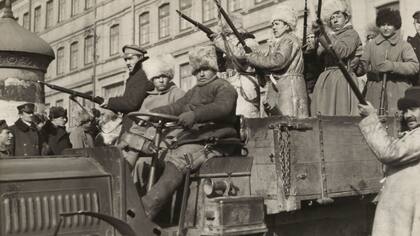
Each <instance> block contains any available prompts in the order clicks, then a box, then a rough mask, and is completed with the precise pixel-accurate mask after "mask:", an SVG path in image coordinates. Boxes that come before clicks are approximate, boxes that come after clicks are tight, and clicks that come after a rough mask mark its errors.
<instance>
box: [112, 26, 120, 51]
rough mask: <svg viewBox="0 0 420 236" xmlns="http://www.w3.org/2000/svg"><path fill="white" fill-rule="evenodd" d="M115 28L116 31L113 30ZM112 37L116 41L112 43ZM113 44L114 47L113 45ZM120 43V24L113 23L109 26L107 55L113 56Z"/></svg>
mask: <svg viewBox="0 0 420 236" xmlns="http://www.w3.org/2000/svg"><path fill="white" fill-rule="evenodd" d="M115 29H117V33H115V32H114V30H115ZM113 39H116V40H117V41H116V43H114V41H113ZM114 44H116V45H115V48H114V47H113V45H114ZM119 45H120V24H113V25H111V26H110V27H109V55H110V56H114V55H116V54H118V50H119Z"/></svg>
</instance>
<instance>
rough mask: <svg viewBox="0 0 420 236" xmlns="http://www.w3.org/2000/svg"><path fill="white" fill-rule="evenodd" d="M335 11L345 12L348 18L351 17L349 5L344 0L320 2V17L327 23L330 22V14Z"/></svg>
mask: <svg viewBox="0 0 420 236" xmlns="http://www.w3.org/2000/svg"><path fill="white" fill-rule="evenodd" d="M336 12H342V13H343V14H346V15H347V16H348V17H349V19H350V17H351V11H350V7H349V5H348V4H347V2H346V1H345V0H327V1H324V2H323V4H322V9H321V18H322V20H323V21H324V22H326V23H327V24H328V25H329V24H330V18H331V16H332V15H333V14H334V13H336Z"/></svg>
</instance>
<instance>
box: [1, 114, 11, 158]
mask: <svg viewBox="0 0 420 236" xmlns="http://www.w3.org/2000/svg"><path fill="white" fill-rule="evenodd" d="M12 142H13V134H12V132H11V131H10V129H9V127H8V126H7V123H6V121H5V120H0V158H4V157H8V156H10V155H11V150H10V148H11V145H12Z"/></svg>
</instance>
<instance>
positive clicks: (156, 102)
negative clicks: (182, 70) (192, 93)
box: [140, 82, 185, 112]
mask: <svg viewBox="0 0 420 236" xmlns="http://www.w3.org/2000/svg"><path fill="white" fill-rule="evenodd" d="M170 83H171V84H170V87H169V89H167V90H165V91H157V90H156V89H155V90H153V91H148V92H147V94H148V96H147V97H146V98H145V99H144V102H143V106H141V108H140V112H143V111H147V110H150V109H153V108H156V107H160V106H166V105H168V104H172V103H174V102H175V101H176V100H178V99H180V98H181V97H183V96H184V95H185V92H184V90H182V89H180V88H178V87H177V86H176V85H175V84H174V83H173V82H170Z"/></svg>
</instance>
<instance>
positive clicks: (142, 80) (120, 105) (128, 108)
mask: <svg viewBox="0 0 420 236" xmlns="http://www.w3.org/2000/svg"><path fill="white" fill-rule="evenodd" d="M153 88H154V86H153V84H152V83H151V82H150V81H149V80H148V79H147V77H146V74H145V73H144V71H143V69H142V68H141V64H137V65H136V68H135V70H134V71H133V72H132V73H130V76H129V77H128V79H127V81H126V85H125V90H124V94H123V95H122V96H119V97H112V98H110V99H109V101H108V105H107V108H109V109H111V110H113V111H116V112H121V113H123V114H124V115H125V114H127V113H129V112H133V111H138V110H139V109H140V107H141V106H142V104H143V101H144V99H145V98H146V96H147V91H151V90H153ZM131 124H132V121H131V120H130V119H129V118H127V117H125V116H124V117H123V126H122V130H121V132H124V131H127V130H128V129H129V128H130V127H131Z"/></svg>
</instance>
